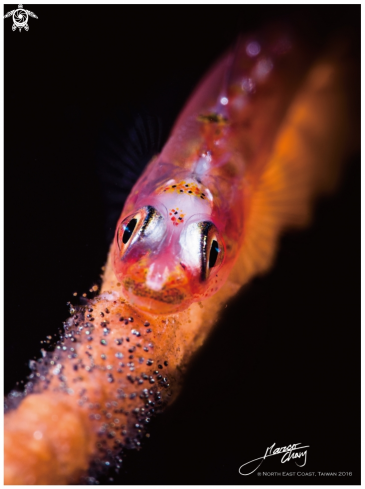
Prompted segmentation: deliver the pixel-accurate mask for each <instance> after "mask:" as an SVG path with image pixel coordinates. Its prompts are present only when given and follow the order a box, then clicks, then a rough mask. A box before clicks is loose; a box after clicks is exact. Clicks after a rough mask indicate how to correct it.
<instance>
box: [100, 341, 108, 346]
mask: <svg viewBox="0 0 365 489" xmlns="http://www.w3.org/2000/svg"><path fill="white" fill-rule="evenodd" d="M100 343H101V344H102V345H104V346H107V344H108V342H107V341H106V340H100Z"/></svg>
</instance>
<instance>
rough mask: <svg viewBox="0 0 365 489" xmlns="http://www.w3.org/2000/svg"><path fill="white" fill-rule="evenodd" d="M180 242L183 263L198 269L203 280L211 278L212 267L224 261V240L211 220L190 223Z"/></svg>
mask: <svg viewBox="0 0 365 489" xmlns="http://www.w3.org/2000/svg"><path fill="white" fill-rule="evenodd" d="M180 244H181V248H182V261H183V263H184V264H186V265H187V266H189V267H190V268H192V269H195V270H197V269H198V270H199V275H200V279H201V280H202V281H205V280H207V279H208V278H209V275H210V272H211V269H212V268H214V267H219V266H220V265H221V264H222V262H223V258H224V245H223V241H222V239H221V237H220V236H219V233H218V230H217V228H216V226H215V225H214V224H213V223H212V222H210V221H202V222H195V223H192V224H190V225H188V227H187V229H186V232H185V233H184V235H182V237H181V240H180Z"/></svg>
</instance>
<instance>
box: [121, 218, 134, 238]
mask: <svg viewBox="0 0 365 489" xmlns="http://www.w3.org/2000/svg"><path fill="white" fill-rule="evenodd" d="M136 225H137V219H136V218H135V217H134V218H133V219H131V220H130V221H129V223H128V224H127V225H126V227H125V229H124V233H123V238H122V241H123V243H124V244H127V243H128V241H129V240H130V237H131V236H132V234H133V231H134V228H135V227H136Z"/></svg>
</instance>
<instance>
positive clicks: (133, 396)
mask: <svg viewBox="0 0 365 489" xmlns="http://www.w3.org/2000/svg"><path fill="white" fill-rule="evenodd" d="M136 397H137V394H136V393H135V392H132V393H131V394H129V399H135V398H136Z"/></svg>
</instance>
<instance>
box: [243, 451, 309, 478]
mask: <svg viewBox="0 0 365 489" xmlns="http://www.w3.org/2000/svg"><path fill="white" fill-rule="evenodd" d="M275 445H276V443H274V444H273V445H271V447H267V448H266V452H265V455H264V456H263V457H259V458H255V459H254V460H250V461H249V462H246V463H245V464H243V465H241V467H240V468H239V469H238V472H239V473H240V474H241V475H250V474H253V473H254V472H256V470H257V469H258V468H259V467H260V465H261V464H262V462H263V461H264V460H265V459H266V458H268V457H272V456H274V455H283V456H282V457H281V463H282V464H284V463H285V462H289V460H292V459H296V458H298V459H302V458H304V462H303V464H302V465H300V464H297V462H295V463H296V465H297V466H298V467H304V465H305V464H306V463H307V450H304V449H306V448H309V445H306V446H300V443H293V444H292V445H288V446H287V447H278V448H275V449H274V446H275ZM300 450H301V451H300ZM255 462H257V465H256V466H255V468H254V469H253V470H252V471H251V472H246V471H247V470H249V469H250V464H254V463H255ZM251 467H252V465H251Z"/></svg>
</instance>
